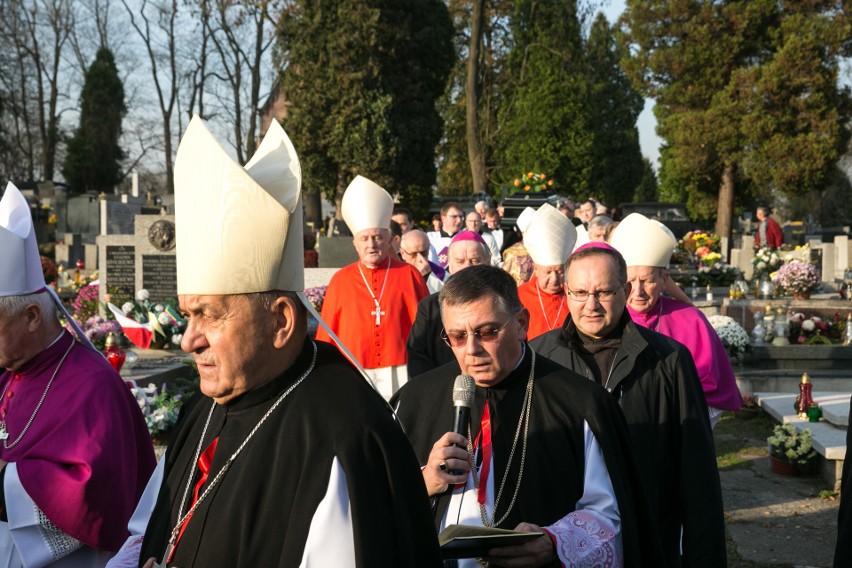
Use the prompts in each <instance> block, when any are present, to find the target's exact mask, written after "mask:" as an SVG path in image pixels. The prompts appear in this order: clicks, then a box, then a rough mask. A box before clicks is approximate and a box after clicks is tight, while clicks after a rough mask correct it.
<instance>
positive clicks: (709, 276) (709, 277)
mask: <svg viewBox="0 0 852 568" xmlns="http://www.w3.org/2000/svg"><path fill="white" fill-rule="evenodd" d="M739 274H740V271H739V269H737V267H735V266H731V265H730V264H725V263H724V262H714V263H713V264H711V265H703V264H702V265H701V266H699V267H698V278H697V284H698V285H699V286H706V285H708V284H709V285H710V286H712V287H716V286H730V285H731V284H732V283H733V282H735V281H736V280H737V277H738V276H739Z"/></svg>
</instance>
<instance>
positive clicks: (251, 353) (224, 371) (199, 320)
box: [178, 294, 274, 404]
mask: <svg viewBox="0 0 852 568" xmlns="http://www.w3.org/2000/svg"><path fill="white" fill-rule="evenodd" d="M178 300H179V302H180V309H181V313H183V314H184V316H185V317H186V318H187V323H186V331H185V332H184V334H183V338H182V339H181V342H180V346H181V349H183V350H184V351H186V352H187V353H192V356H193V358H194V359H195V363H196V364H197V365H198V374H199V376H200V385H199V386H200V388H201V392H203V393H204V394H205V395H207V396H209V397H211V398H213V399H214V400H215V401H216V402H218V403H219V404H222V403H224V402H227V401H229V400H231V399H232V398H234V397H236V396H239V395H240V394H242V393H244V392H246V391H249V390H251V389H252V388H254V387H256V386H258V385H259V384H262V383H263V382H264V380H265V379H268V377H264V376H263V374H262V373H261V372H260V369H262V368H263V365H264V361H265V360H266V359H267V358H266V357H265V354H267V353H269V352H270V350H271V349H272V338H271V333H270V334H264V333H262V330H265V329H270V330H271V329H272V328H273V324H274V321H273V319H274V318H273V315H272V313H271V312H269V311H264V310H263V309H262V308H261V307H260V306H258V305H257V304H256V303H255V302H252V301H251V300H250V299H249V298H248V297H247V296H245V295H242V294H234V295H229V296H197V295H181V296H179V297H178ZM267 320H268V324H269V325H268V326H266V325H263V322H266V321H267Z"/></svg>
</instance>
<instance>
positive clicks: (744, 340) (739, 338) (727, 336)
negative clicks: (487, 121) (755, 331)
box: [707, 315, 751, 364]
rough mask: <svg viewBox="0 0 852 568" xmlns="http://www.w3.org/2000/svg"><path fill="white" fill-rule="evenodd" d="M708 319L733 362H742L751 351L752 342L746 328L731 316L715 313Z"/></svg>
mask: <svg viewBox="0 0 852 568" xmlns="http://www.w3.org/2000/svg"><path fill="white" fill-rule="evenodd" d="M707 319H708V321H709V322H710V325H712V326H713V329H714V330H715V331H716V334H717V335H718V336H719V339H721V340H722V345H724V346H725V350H726V351H727V352H728V358H729V359H730V360H731V362H732V363H735V364H738V363H742V361H743V359H744V358H745V356H746V354H747V353H750V352H751V343H749V337H748V333H746V330H744V329H743V327H742V326H741V325H740V324H739V323H737V321H736V320H735V319H734V318H732V317H730V316H721V315H713V316H710V317H709V318H707Z"/></svg>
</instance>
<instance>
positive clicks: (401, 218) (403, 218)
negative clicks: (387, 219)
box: [391, 213, 411, 235]
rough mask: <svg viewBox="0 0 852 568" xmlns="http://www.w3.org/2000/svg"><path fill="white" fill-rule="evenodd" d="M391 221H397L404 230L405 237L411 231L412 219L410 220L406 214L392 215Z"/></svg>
mask: <svg viewBox="0 0 852 568" xmlns="http://www.w3.org/2000/svg"><path fill="white" fill-rule="evenodd" d="M391 220H393V221H396V222H397V223H398V224H399V228H400V229H401V230H402V234H403V235H404V234H405V233H407V232H408V231H410V230H411V219H409V218H408V215H406V214H405V213H397V214H396V215H391Z"/></svg>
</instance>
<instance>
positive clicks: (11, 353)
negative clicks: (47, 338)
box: [0, 310, 33, 371]
mask: <svg viewBox="0 0 852 568" xmlns="http://www.w3.org/2000/svg"><path fill="white" fill-rule="evenodd" d="M31 323H32V322H31V317H30V316H29V315H28V314H27V312H26V310H25V311H23V312H21V313H19V314H17V315H14V316H11V315H7V314H4V313H3V312H0V368H3V369H9V370H12V371H16V370H18V369H19V368H21V366H22V365H23V364H24V363H26V362H27V361H28V360H29V359H30V358H31V353H32V351H33V349H32V348H31V347H28V345H27V343H28V342H29V341H31V334H30V333H29V331H31Z"/></svg>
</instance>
